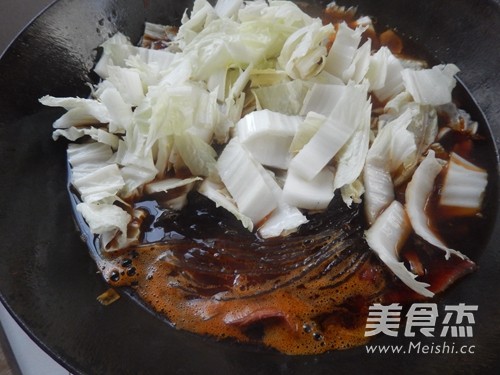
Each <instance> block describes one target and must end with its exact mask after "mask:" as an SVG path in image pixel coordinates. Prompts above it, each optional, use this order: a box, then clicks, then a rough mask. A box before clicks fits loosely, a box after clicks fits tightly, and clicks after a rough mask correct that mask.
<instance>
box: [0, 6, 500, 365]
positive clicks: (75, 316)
mask: <svg viewBox="0 0 500 375" xmlns="http://www.w3.org/2000/svg"><path fill="white" fill-rule="evenodd" d="M338 3H339V4H341V5H344V4H359V11H360V13H363V14H368V15H373V16H375V17H376V20H377V24H378V25H380V26H381V27H385V26H386V25H387V26H390V27H394V28H396V29H397V30H398V31H399V32H400V34H401V35H403V36H405V37H407V38H409V37H410V36H411V38H412V40H413V41H416V44H417V45H421V46H424V50H425V52H426V54H427V55H428V57H430V58H431V59H433V60H434V61H436V62H439V61H443V62H453V63H455V64H457V65H458V66H459V67H460V68H461V70H462V72H461V73H460V74H459V77H460V79H461V81H462V82H463V84H464V85H465V87H466V88H467V89H468V91H467V90H465V89H463V88H462V89H459V92H458V98H459V100H460V101H461V102H462V103H463V106H464V108H465V109H466V110H467V111H469V112H470V113H471V114H472V116H473V117H474V118H475V119H476V120H478V121H480V123H481V126H483V127H486V126H487V125H488V124H489V126H490V128H491V132H492V141H491V150H492V151H491V153H492V157H493V158H494V160H498V159H497V155H496V151H495V150H496V148H497V147H498V145H499V142H500V141H499V139H500V138H499V137H500V105H499V101H498V97H499V95H500V2H499V1H498V0H480V1H479V0H476V1H472V0H436V1H427V0H398V1H394V0H353V1H347V0H339V1H338ZM190 5H191V4H190V1H172V0H161V1H160V0H144V1H139V0H120V1H117V0H88V1H77V0H61V1H58V2H56V3H55V4H54V5H53V6H51V7H50V8H49V9H47V11H45V12H44V13H43V14H42V15H41V16H40V17H38V18H37V19H36V20H35V21H34V22H33V23H32V24H31V25H29V26H28V27H27V28H26V29H25V30H24V32H23V33H22V34H21V35H20V36H19V37H18V38H17V39H16V40H15V42H14V43H13V44H12V45H11V47H10V48H9V49H8V50H7V51H6V52H5V54H4V55H3V57H2V58H1V60H0V155H1V157H0V177H1V183H0V240H1V242H0V243H1V246H0V259H1V260H0V292H1V300H2V302H3V303H4V304H5V306H6V307H7V309H8V310H9V311H10V312H11V313H12V314H13V316H14V317H15V319H16V320H17V321H18V322H19V324H20V325H21V326H22V327H23V328H24V329H25V330H26V331H27V332H28V334H29V335H30V336H31V337H32V338H33V339H34V340H35V341H36V342H37V343H38V344H39V345H40V346H41V347H42V348H43V349H45V350H46V351H47V352H48V353H49V354H50V355H51V356H52V357H53V358H54V359H55V360H57V361H58V362H60V363H61V364H62V365H63V366H65V367H66V368H67V369H68V370H69V371H71V372H72V373H74V374H80V373H81V374H166V373H173V374H247V373H248V374H327V373H328V374H331V373H336V374H350V373H353V374H354V373H367V374H378V373H380V374H382V373H385V374H387V373H415V374H452V373H453V374H454V373H457V374H458V373H464V374H476V373H477V374H486V373H492V374H493V373H499V369H500V303H499V299H498V296H499V293H498V285H499V284H500V272H499V270H500V252H499V251H498V244H499V243H500V225H499V224H498V223H496V224H495V225H494V227H493V228H486V230H485V232H491V233H492V236H491V237H490V236H485V237H484V242H485V244H487V245H485V246H486V247H485V250H484V252H483V253H482V254H481V255H480V256H478V257H477V258H476V260H477V262H478V264H479V267H480V268H479V270H478V271H477V272H476V273H474V274H472V275H470V276H468V277H467V278H465V279H464V280H462V281H461V282H460V283H458V284H457V285H456V286H454V287H453V288H452V289H451V290H449V291H448V292H446V293H445V294H444V296H442V297H440V298H439V299H438V300H437V303H438V304H439V307H440V309H441V310H442V308H443V306H445V305H447V304H458V303H465V304H468V305H477V306H478V311H477V313H476V314H475V320H476V324H475V325H474V336H473V337H472V338H467V339H463V338H462V339H460V338H457V339H456V343H457V345H462V344H464V345H469V346H470V345H473V346H474V349H475V350H474V354H470V353H469V354H467V355H464V354H427V355H426V354H422V353H420V354H415V353H413V354H407V355H404V354H367V353H366V349H365V347H360V348H356V349H352V350H347V351H339V352H333V353H327V354H325V355H319V356H304V357H293V356H285V355H281V354H278V353H276V352H273V351H270V350H266V349H263V348H258V347H254V346H248V345H239V344H234V343H230V342H217V341H215V340H213V339H211V338H206V337H201V336H197V335H194V334H191V333H186V332H181V331H177V330H176V329H174V328H172V327H171V326H170V325H169V324H168V323H167V322H166V321H165V320H163V319H162V318H161V317H159V316H156V315H155V314H154V313H152V312H151V311H149V310H148V309H147V308H146V307H144V306H142V305H141V304H140V303H139V302H137V301H136V300H135V299H134V297H133V295H130V293H129V292H127V291H122V292H121V293H122V298H121V299H120V300H119V301H118V302H116V303H114V304H112V305H110V306H108V307H104V306H102V305H100V304H99V303H97V302H96V297H97V296H98V295H100V294H101V293H103V292H104V291H105V290H106V289H107V285H106V284H105V283H104V281H103V280H102V278H101V276H100V275H99V274H98V273H97V272H96V271H97V269H96V266H95V264H94V262H93V260H92V259H91V257H90V256H89V253H88V250H87V248H86V245H85V243H84V242H83V241H82V240H81V239H80V237H79V234H78V232H77V231H76V230H75V225H74V223H73V221H72V211H71V205H70V201H69V198H68V193H67V190H66V161H65V147H66V146H65V144H64V143H61V142H58V143H55V142H53V141H52V139H51V131H52V129H51V124H52V122H53V121H54V120H55V119H56V118H57V117H58V116H59V115H61V112H60V111H58V110H53V109H47V108H42V107H41V106H40V105H39V104H38V102H37V99H38V98H39V97H41V96H42V95H45V94H51V95H54V96H86V95H88V88H87V87H86V85H85V82H87V81H92V80H93V79H95V77H93V76H92V74H89V73H88V72H89V70H90V69H91V67H92V65H93V62H94V57H95V52H94V48H95V47H96V46H98V45H99V44H100V43H101V42H102V41H104V40H105V39H106V38H107V37H108V36H110V35H112V34H113V33H114V32H116V31H117V30H120V31H122V32H124V33H125V34H126V35H128V36H130V37H131V39H132V40H133V41H137V40H138V38H139V37H140V35H141V33H142V30H143V24H144V21H145V20H148V21H151V22H158V23H179V20H180V17H181V16H182V13H183V10H184V8H185V7H186V6H190ZM469 95H470V96H469ZM471 98H473V99H474V100H475V102H474V100H472V99H471ZM476 103H477V105H476ZM483 114H484V116H483ZM497 175H498V173H497V171H495V175H494V176H493V178H492V183H493V184H494V189H493V190H494V193H493V194H492V197H490V200H489V205H490V206H489V209H490V211H495V212H496V207H497V205H498V194H497V192H498V187H497V182H496V180H497V177H498V176H497ZM418 340H420V341H422V342H424V343H427V344H431V343H432V342H433V340H432V339H431V338H429V339H427V338H425V337H421V338H419V339H418ZM434 341H436V342H439V343H441V341H439V340H434ZM374 343H377V344H406V343H408V339H406V338H404V337H398V338H390V337H387V336H386V337H379V338H376V339H375V341H374Z"/></svg>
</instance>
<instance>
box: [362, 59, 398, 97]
mask: <svg viewBox="0 0 500 375" xmlns="http://www.w3.org/2000/svg"><path fill="white" fill-rule="evenodd" d="M379 58H380V59H385V62H379V64H382V67H381V69H382V72H383V71H385V72H386V74H385V82H384V84H383V85H382V87H380V88H378V89H375V90H374V91H373V93H374V94H375V96H376V97H377V99H378V100H380V101H381V102H385V101H387V100H389V99H391V98H393V97H395V96H396V95H398V94H399V93H400V92H401V91H403V90H404V88H405V86H404V83H403V77H402V72H403V65H402V64H401V62H400V61H399V59H398V58H397V57H395V56H394V55H393V54H392V53H391V52H390V51H389V50H387V51H385V52H384V53H383V54H382V55H381V56H379ZM382 75H383V73H382ZM370 77H372V76H370Z"/></svg>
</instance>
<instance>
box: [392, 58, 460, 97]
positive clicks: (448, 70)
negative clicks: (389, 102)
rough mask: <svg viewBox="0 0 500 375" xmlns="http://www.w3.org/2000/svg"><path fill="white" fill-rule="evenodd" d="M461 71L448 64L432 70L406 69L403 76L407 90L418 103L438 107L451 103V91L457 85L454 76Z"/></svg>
mask: <svg viewBox="0 0 500 375" xmlns="http://www.w3.org/2000/svg"><path fill="white" fill-rule="evenodd" d="M459 71H460V69H458V68H457V67H456V65H453V64H447V65H437V66H435V67H433V68H432V69H422V70H412V69H404V70H403V71H402V73H401V75H402V77H403V82H404V85H405V88H406V90H407V91H408V92H409V93H410V94H411V95H412V96H413V98H414V99H415V101H416V102H417V103H420V104H430V105H435V106H437V105H441V104H446V103H450V102H451V99H452V98H451V91H452V90H453V88H454V87H455V85H456V80H455V78H454V76H455V74H457V73H458V72H459Z"/></svg>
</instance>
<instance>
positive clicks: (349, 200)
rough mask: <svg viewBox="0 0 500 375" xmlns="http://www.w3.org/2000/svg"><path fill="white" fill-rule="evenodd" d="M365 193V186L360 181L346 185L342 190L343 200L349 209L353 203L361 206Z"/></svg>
mask: <svg viewBox="0 0 500 375" xmlns="http://www.w3.org/2000/svg"><path fill="white" fill-rule="evenodd" d="M364 193H365V186H364V185H363V183H362V182H361V181H360V180H359V179H358V180H356V181H354V182H353V183H352V184H349V185H344V186H342V187H341V188H340V194H341V196H342V200H343V201H344V203H345V204H346V205H347V206H348V207H351V205H352V204H353V203H356V204H360V203H361V202H362V201H361V197H362V195H363V194H364Z"/></svg>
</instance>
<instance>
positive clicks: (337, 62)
mask: <svg viewBox="0 0 500 375" xmlns="http://www.w3.org/2000/svg"><path fill="white" fill-rule="evenodd" d="M364 29H365V28H364V27H362V26H361V27H357V28H356V29H354V30H353V29H351V28H350V27H349V26H347V24H346V23H345V22H342V23H341V24H340V26H339V29H338V31H337V33H336V35H335V40H334V42H333V45H332V47H331V49H330V52H329V53H328V56H327V58H326V64H325V70H326V71H327V72H328V73H330V74H333V75H334V76H336V77H339V78H341V79H342V80H344V77H343V75H344V72H345V71H346V69H347V68H349V66H350V65H351V63H352V61H353V58H354V55H355V54H356V51H357V49H358V46H359V42H360V41H361V34H362V33H363V31H364ZM344 82H347V81H345V80H344Z"/></svg>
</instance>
